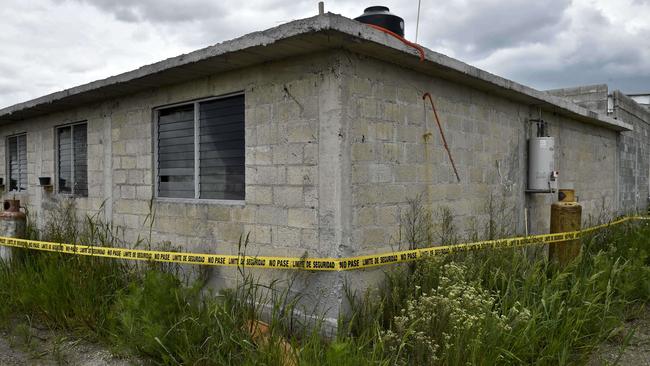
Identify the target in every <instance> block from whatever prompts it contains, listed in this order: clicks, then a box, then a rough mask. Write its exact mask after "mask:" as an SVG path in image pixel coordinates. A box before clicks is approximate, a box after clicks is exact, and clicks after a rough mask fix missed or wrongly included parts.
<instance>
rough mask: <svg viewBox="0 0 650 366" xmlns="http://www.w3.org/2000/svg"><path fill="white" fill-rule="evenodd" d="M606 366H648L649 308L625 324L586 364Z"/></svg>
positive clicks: (649, 360) (649, 341)
mask: <svg viewBox="0 0 650 366" xmlns="http://www.w3.org/2000/svg"><path fill="white" fill-rule="evenodd" d="M631 332H633V333H631ZM626 343H627V345H626ZM624 346H625V347H624ZM623 347H624V348H623ZM621 351H622V352H621ZM608 365H622V366H624V365H625V366H627V365H631V366H650V306H646V308H645V311H644V312H642V313H641V314H640V316H639V317H638V318H637V319H634V320H632V321H630V322H627V323H626V324H625V326H624V327H623V328H622V329H621V331H620V332H619V333H618V334H617V335H616V336H615V337H614V338H613V339H611V340H610V341H608V342H605V343H604V344H602V345H601V346H600V349H599V350H598V351H597V352H595V353H594V355H593V356H592V357H591V359H590V360H589V363H588V366H608Z"/></svg>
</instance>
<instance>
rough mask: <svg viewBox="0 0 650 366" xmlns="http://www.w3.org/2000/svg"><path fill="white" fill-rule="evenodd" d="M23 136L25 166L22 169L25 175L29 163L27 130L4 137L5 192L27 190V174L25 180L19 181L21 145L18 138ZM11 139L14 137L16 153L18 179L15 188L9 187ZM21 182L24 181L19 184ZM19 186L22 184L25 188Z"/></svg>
mask: <svg viewBox="0 0 650 366" xmlns="http://www.w3.org/2000/svg"><path fill="white" fill-rule="evenodd" d="M23 136H24V137H25V144H24V145H23V146H24V147H25V167H24V169H25V175H27V174H28V172H27V169H28V168H27V166H28V165H29V161H28V160H27V132H21V133H16V134H13V135H9V136H7V137H6V139H5V157H6V159H5V172H6V174H5V175H6V178H7V181H6V182H5V187H6V188H5V189H6V191H7V192H15V193H20V192H27V190H28V189H29V177H28V176H26V177H25V182H22V181H21V175H22V174H21V173H22V170H21V166H20V147H21V145H20V144H19V141H20V139H19V138H20V137H23ZM11 139H16V154H17V155H18V181H17V183H16V186H17V187H16V188H17V189H14V190H12V189H11V153H10V152H9V149H10V148H11V147H10V144H11V142H10V140H11ZM21 183H24V184H21ZM20 186H24V187H25V188H24V189H20Z"/></svg>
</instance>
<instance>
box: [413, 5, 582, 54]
mask: <svg viewBox="0 0 650 366" xmlns="http://www.w3.org/2000/svg"><path fill="white" fill-rule="evenodd" d="M569 5H570V1H569V0H550V1H528V0H503V1H494V0H481V1H451V2H444V3H439V4H436V6H430V7H427V8H426V9H425V13H424V14H425V17H424V18H425V19H427V20H428V21H427V22H426V23H423V24H422V27H423V29H424V30H426V34H424V37H423V41H424V42H425V43H427V44H430V45H432V46H434V47H435V46H443V47H445V48H449V49H453V50H454V51H455V52H456V53H457V55H458V56H460V57H463V58H470V59H473V58H477V57H484V56H486V55H488V54H490V53H491V52H492V51H494V50H496V49H500V48H503V47H516V46H520V45H522V44H527V43H535V42H545V41H547V40H549V39H552V38H553V37H554V36H555V35H556V34H557V33H558V32H560V31H561V30H563V29H566V27H567V26H568V23H569V21H568V19H567V18H566V16H565V13H564V12H565V11H566V10H567V8H568V7H569Z"/></svg>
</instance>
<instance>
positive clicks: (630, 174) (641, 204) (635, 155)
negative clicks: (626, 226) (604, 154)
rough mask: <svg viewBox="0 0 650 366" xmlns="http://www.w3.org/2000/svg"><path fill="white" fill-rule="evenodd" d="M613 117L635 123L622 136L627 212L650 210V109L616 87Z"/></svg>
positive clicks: (622, 196)
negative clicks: (649, 148)
mask: <svg viewBox="0 0 650 366" xmlns="http://www.w3.org/2000/svg"><path fill="white" fill-rule="evenodd" d="M612 104H613V107H614V108H613V116H614V117H615V118H617V119H620V120H622V121H625V122H627V123H630V124H632V126H634V131H629V132H624V133H621V135H620V137H619V149H618V151H619V156H620V163H619V164H620V165H619V179H620V181H619V187H620V193H619V195H620V196H619V201H620V208H621V211H622V212H623V213H630V212H647V210H648V204H649V203H650V190H649V187H648V178H649V177H648V176H649V175H650V171H649V169H650V160H649V159H650V156H648V154H650V151H649V150H648V147H649V146H650V135H649V132H650V125H649V124H650V111H648V110H647V109H645V108H643V107H642V106H640V105H639V104H637V103H636V102H635V101H634V100H632V99H631V98H629V97H628V96H626V95H625V94H623V93H622V92H620V91H618V90H615V91H614V92H613V93H612Z"/></svg>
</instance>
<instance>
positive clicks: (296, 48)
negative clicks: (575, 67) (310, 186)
mask: <svg viewBox="0 0 650 366" xmlns="http://www.w3.org/2000/svg"><path fill="white" fill-rule="evenodd" d="M327 49H347V50H349V51H351V52H356V53H359V54H363V55H367V56H370V57H374V58H377V59H380V60H385V61H387V62H391V63H394V64H398V65H401V66H403V67H406V68H409V69H412V70H414V71H417V72H421V73H424V74H429V75H432V76H436V77H440V78H443V79H446V80H450V81H453V82H457V83H460V84H464V85H467V86H470V87H472V88H475V89H478V90H483V91H486V92H489V93H493V94H495V95H500V96H503V97H505V98H507V99H510V100H513V101H517V102H520V103H524V104H529V105H531V106H535V107H540V108H542V109H543V110H546V111H552V112H555V113H557V114H560V115H564V116H566V117H569V118H572V119H575V120H578V121H582V122H585V123H589V124H593V125H598V126H601V127H605V128H608V129H612V130H615V131H629V130H632V126H631V125H630V124H627V123H624V122H622V121H619V120H616V119H613V118H611V117H608V116H606V115H602V114H598V113H596V112H593V111H590V110H588V109H586V108H583V107H580V106H578V105H577V104H574V103H572V102H571V101H569V100H567V99H564V98H561V97H556V96H553V95H550V94H548V93H546V92H543V91H539V90H535V89H533V88H530V87H527V86H524V85H521V84H519V83H516V82H514V81H511V80H508V79H505V78H502V77H499V76H496V75H494V74H491V73H489V72H487V71H483V70H481V69H478V68H476V67H473V66H470V65H468V64H466V63H464V62H461V61H459V60H456V59H453V58H451V57H448V56H445V55H443V54H440V53H437V52H434V51H431V50H428V49H424V52H425V60H424V61H423V62H421V61H420V58H419V54H418V52H417V51H416V50H415V49H413V48H412V47H409V46H407V45H405V44H404V43H402V42H401V41H399V40H398V39H396V38H394V37H392V36H389V35H387V34H385V33H383V32H381V31H378V30H376V29H373V28H371V27H368V26H366V25H364V24H362V23H359V22H357V21H354V20H352V19H349V18H346V17H343V16H340V15H336V14H332V13H327V14H324V15H319V16H315V17H312V18H306V19H301V20H296V21H292V22H290V23H286V24H283V25H280V26H278V27H275V28H271V29H268V30H265V31H261V32H255V33H250V34H248V35H245V36H242V37H239V38H236V39H233V40H230V41H226V42H223V43H219V44H216V45H214V46H210V47H206V48H203V49H200V50H197V51H194V52H191V53H188V54H183V55H180V56H176V57H172V58H169V59H167V60H163V61H160V62H157V63H154V64H151V65H146V66H143V67H140V68H138V69H136V70H133V71H129V72H126V73H123V74H119V75H115V76H111V77H109V78H106V79H102V80H97V81H93V82H91V83H88V84H84V85H80V86H77V87H73V88H70V89H66V90H63V91H59V92H56V93H52V94H49V95H45V96H43V97H40V98H36V99H33V100H30V101H27V102H23V103H19V104H16V105H13V106H10V107H7V108H4V109H0V124H4V123H8V122H17V121H22V120H25V119H29V118H33V117H37V116H41V115H45V114H49V113H53V112H58V111H62V110H66V109H70V108H74V107H76V106H79V105H83V104H88V103H94V102H99V101H102V100H107V99H111V98H115V97H119V96H124V95H128V94H132V93H136V92H139V91H143V90H148V89H152V88H158V87H161V86H166V85H172V84H177V83H181V82H184V81H188V80H192V79H197V78H200V77H203V76H208V75H213V74H219V73H224V72H227V71H229V70H234V69H239V68H243V67H248V66H252V65H255V64H260V63H264V62H269V61H274V60H280V59H284V58H287V57H291V56H296V55H301V54H308V53H313V52H319V51H323V50H327Z"/></svg>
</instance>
